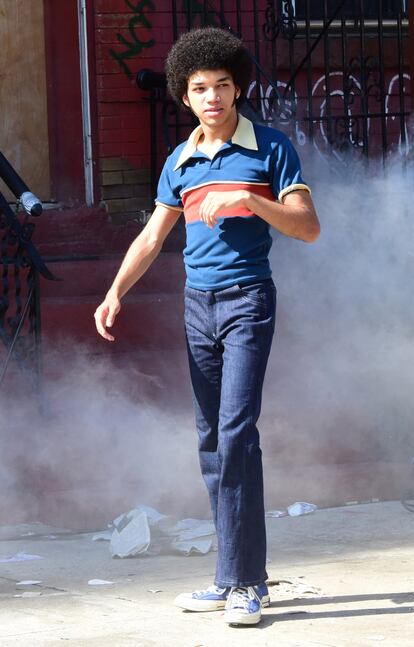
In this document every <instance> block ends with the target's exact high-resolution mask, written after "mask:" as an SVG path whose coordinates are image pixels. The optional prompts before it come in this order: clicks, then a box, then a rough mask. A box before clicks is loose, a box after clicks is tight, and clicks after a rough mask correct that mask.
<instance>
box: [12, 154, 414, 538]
mask: <svg viewBox="0 0 414 647" xmlns="http://www.w3.org/2000/svg"><path fill="white" fill-rule="evenodd" d="M304 167H305V169H304V175H305V177H306V179H308V181H309V183H310V184H311V186H312V189H313V198H314V202H315V205H316V207H317V211H318V213H319V216H320V220H321V226H322V233H321V236H320V239H319V240H318V241H317V242H316V243H315V244H314V245H307V244H305V243H301V242H300V241H295V240H291V239H288V238H286V237H283V236H276V238H277V240H276V241H275V244H274V247H273V251H272V259H271V260H272V266H273V271H274V278H275V283H276V285H277V288H278V321H277V329H276V336H275V340H274V347H273V350H272V354H271V357H270V362H269V368H268V374H267V378H266V382H265V392H264V400H263V413H262V417H261V420H260V425H259V426H260V429H261V432H262V445H263V449H264V461H265V468H266V469H265V478H266V479H267V482H268V483H270V484H271V487H270V488H269V487H268V488H267V496H268V501H269V504H270V505H275V504H277V502H278V497H279V493H278V491H277V489H274V484H273V471H274V470H279V471H280V473H282V472H283V469H285V470H287V471H286V472H285V473H284V479H285V480H284V483H283V493H284V494H283V496H289V491H290V490H289V487H290V486H289V483H288V481H287V477H286V474H287V473H288V472H289V470H290V471H291V474H292V481H291V483H292V487H293V480H295V486H296V485H297V483H298V481H299V484H300V481H301V473H302V472H301V466H319V468H320V466H322V465H328V464H335V463H338V462H347V461H350V462H355V461H362V462H364V461H369V460H374V461H375V460H385V461H387V460H388V461H407V462H408V461H409V459H410V457H411V456H412V455H414V440H413V433H412V424H413V421H414V398H413V395H412V394H413V393H414V371H413V365H414V343H413V341H414V308H413V298H412V283H413V279H412V277H413V273H414V254H413V243H412V241H413V240H414V209H413V206H412V186H413V178H414V175H413V169H412V167H410V166H407V167H406V168H405V169H403V168H402V167H401V165H399V164H397V163H394V164H389V165H388V166H387V170H386V171H384V172H383V171H382V170H378V169H376V170H375V173H373V168H372V166H371V167H369V168H368V169H364V168H363V167H361V166H360V165H359V166H351V167H350V168H348V170H347V169H346V168H345V167H344V168H342V169H341V171H340V173H339V174H338V173H330V174H328V172H327V171H326V167H325V166H324V165H322V163H320V162H318V161H317V160H316V161H315V160H314V161H313V162H312V164H310V163H309V160H308V161H307V162H306V160H305V164H304ZM311 171H312V172H311ZM124 316H127V312H125V313H124ZM162 355H163V353H162V351H161V352H160V356H162ZM184 355H185V352H184V349H183V351H182V353H181V354H180V353H179V354H178V355H177V357H178V356H179V360H177V357H175V358H172V356H170V357H169V356H168V354H167V353H165V358H164V359H163V360H161V361H160V362H159V363H158V364H157V366H158V368H157V369H156V372H155V373H154V372H152V373H153V374H152V376H151V375H147V374H144V373H143V372H142V371H141V370H140V369H139V368H137V366H138V367H139V364H135V363H134V361H133V359H131V361H130V362H129V363H126V362H124V364H123V365H122V366H116V365H115V364H114V363H113V361H112V360H109V359H108V360H106V359H104V358H102V357H97V356H96V355H93V354H92V353H91V352H90V351H88V349H82V348H75V347H74V346H73V344H71V341H70V340H65V342H64V344H63V351H62V347H61V348H60V350H59V352H58V354H57V355H55V354H54V353H52V354H48V355H47V356H46V358H45V363H46V373H45V374H46V377H47V380H46V384H45V388H44V393H45V398H46V400H45V411H46V413H45V415H42V414H40V413H39V412H38V408H37V403H36V401H35V400H30V399H27V397H26V396H24V395H23V394H22V392H20V393H19V394H18V395H17V396H16V397H13V396H12V395H11V394H10V393H8V394H7V395H6V394H5V393H4V392H3V394H0V400H1V406H2V422H1V427H2V429H1V431H2V434H1V441H0V442H1V447H0V450H1V453H0V474H1V477H0V478H1V484H2V493H3V498H4V499H6V500H7V506H5V505H3V506H2V507H3V510H4V511H5V513H4V514H5V515H6V516H7V515H8V518H7V519H6V518H5V517H4V515H3V518H2V522H10V521H11V520H12V518H13V519H14V520H19V518H20V519H21V520H27V519H30V520H36V519H39V518H40V519H41V520H44V519H45V515H46V516H47V515H49V518H48V519H46V520H48V521H58V522H59V523H60V524H61V525H69V526H70V525H72V521H73V520H72V519H70V518H68V519H67V520H66V521H67V523H65V519H60V518H59V501H60V502H61V508H62V509H65V510H68V509H69V510H70V509H71V506H72V509H73V519H75V522H74V523H75V524H78V525H81V526H82V527H88V526H89V527H91V526H96V525H98V524H99V523H102V522H103V521H104V520H105V521H106V520H107V521H110V520H111V519H112V518H113V517H114V516H116V515H117V514H119V513H120V512H123V511H125V510H127V509H129V508H131V507H134V506H136V505H138V504H139V503H144V504H149V505H153V506H155V507H158V508H159V509H160V510H161V511H162V512H175V513H177V514H182V515H189V514H192V515H198V516H201V517H203V516H206V515H207V514H208V501H207V495H206V493H205V491H204V486H203V484H202V480H201V477H200V474H199V468H198V458H197V439H196V433H195V428H194V421H193V411H192V406H191V397H190V385H189V377H188V373H187V371H186V369H185V368H184V363H185V358H184ZM62 356H64V360H62V359H61V357H62ZM62 361H64V362H65V364H64V367H63V365H62ZM59 363H60V365H59ZM160 366H161V370H159V367H160ZM56 367H57V370H56ZM172 385H173V387H172ZM292 467H295V470H293V471H292V469H291V468H292ZM319 468H316V467H315V471H316V473H314V476H313V477H314V478H315V479H317V478H318V472H317V469H319ZM302 486H303V492H304V493H306V491H307V482H306V478H305V476H303V482H302ZM323 487H324V485H323V484H322V485H321V492H322V490H323ZM291 491H293V490H291ZM39 502H40V503H39ZM13 515H14V516H13ZM42 517H43V519H42Z"/></svg>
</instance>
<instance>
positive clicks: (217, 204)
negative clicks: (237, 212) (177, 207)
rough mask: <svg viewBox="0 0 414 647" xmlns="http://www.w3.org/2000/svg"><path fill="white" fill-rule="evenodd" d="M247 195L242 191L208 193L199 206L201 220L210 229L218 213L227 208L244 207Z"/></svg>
mask: <svg viewBox="0 0 414 647" xmlns="http://www.w3.org/2000/svg"><path fill="white" fill-rule="evenodd" d="M248 195H249V194H248V192H247V191H244V190H242V189H241V190H239V191H210V193H208V194H207V195H206V197H205V198H204V200H203V202H202V203H201V205H200V218H201V220H202V221H203V222H205V223H206V225H207V227H210V229H211V228H212V227H214V225H215V224H217V217H218V216H219V214H220V211H222V210H223V209H228V208H229V207H242V206H245V204H246V200H247V199H248Z"/></svg>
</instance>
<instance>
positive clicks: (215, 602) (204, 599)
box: [174, 584, 270, 611]
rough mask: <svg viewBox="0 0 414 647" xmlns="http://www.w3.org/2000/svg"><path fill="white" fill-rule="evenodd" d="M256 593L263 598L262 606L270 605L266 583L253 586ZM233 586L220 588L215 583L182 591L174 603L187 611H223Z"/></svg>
mask: <svg viewBox="0 0 414 647" xmlns="http://www.w3.org/2000/svg"><path fill="white" fill-rule="evenodd" d="M253 588H254V590H255V592H256V595H257V596H258V598H259V599H260V600H261V603H262V606H264V607H268V606H269V604H270V597H269V591H268V588H267V586H266V584H258V585H257V586H255V587H253ZM231 590H232V589H231V587H230V586H228V587H227V588H220V587H218V586H216V585H215V584H213V585H212V586H209V587H208V588H207V589H204V590H202V591H194V592H193V593H181V594H180V595H178V596H177V597H176V598H175V600H174V604H175V605H176V606H177V607H180V608H181V609H185V610H186V611H222V610H223V609H225V607H226V602H227V599H228V597H229V594H230V591H231Z"/></svg>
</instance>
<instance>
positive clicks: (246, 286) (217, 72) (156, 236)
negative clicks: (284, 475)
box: [95, 28, 319, 624]
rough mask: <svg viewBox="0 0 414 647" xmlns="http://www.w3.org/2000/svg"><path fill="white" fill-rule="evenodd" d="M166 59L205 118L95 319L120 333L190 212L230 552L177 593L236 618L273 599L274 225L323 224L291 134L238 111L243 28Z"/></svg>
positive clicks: (213, 447) (211, 429) (201, 381)
mask: <svg viewBox="0 0 414 647" xmlns="http://www.w3.org/2000/svg"><path fill="white" fill-rule="evenodd" d="M166 70H167V79H168V85H169V89H170V92H171V94H172V96H173V97H174V98H175V100H176V101H178V102H179V103H180V104H182V105H184V106H185V107H186V108H188V109H189V110H191V111H192V112H193V113H194V114H195V115H196V116H197V117H198V119H199V122H200V125H199V126H198V128H196V129H195V130H194V131H193V132H192V133H191V135H190V137H189V139H188V140H187V141H186V142H184V143H183V144H181V145H180V146H178V147H177V148H176V149H175V151H174V152H173V153H172V155H171V156H170V157H169V158H168V159H167V161H166V163H165V166H164V169H163V171H162V174H161V177H160V180H159V186H158V195H157V200H156V208H155V210H154V213H153V215H152V217H151V219H150V221H149V222H148V224H147V225H146V227H145V229H144V230H143V231H142V232H141V234H140V235H139V236H138V237H137V238H136V240H135V241H134V242H133V243H132V245H131V247H130V248H129V250H128V252H127V254H126V256H125V259H124V261H123V263H122V265H121V268H120V270H119V272H118V274H117V276H116V278H115V280H114V282H113V284H112V286H111V288H110V290H109V292H108V294H107V295H106V298H105V300H104V302H103V303H102V304H101V305H100V306H99V308H98V309H97V311H96V313H95V320H96V327H97V329H98V332H99V333H100V334H101V335H102V336H103V337H104V338H105V339H107V340H109V341H113V339H114V338H113V336H112V335H111V334H110V333H109V332H108V330H107V329H108V328H111V327H112V325H113V323H114V320H115V317H116V315H117V314H118V312H119V310H120V307H121V306H120V300H121V298H122V297H123V296H124V295H125V293H126V292H127V291H128V290H129V288H130V287H131V286H132V285H133V284H134V283H135V282H136V281H137V280H138V279H139V278H140V277H141V276H142V274H143V273H144V272H145V271H146V269H147V268H148V267H149V265H150V264H151V263H152V261H153V260H154V259H155V258H156V256H157V255H158V253H159V252H160V250H161V246H162V244H163V241H164V239H165V238H166V236H167V234H168V233H169V232H170V230H171V229H172V227H173V226H174V224H175V223H176V221H177V220H178V218H179V216H180V214H181V212H182V211H184V216H185V221H186V233H187V244H186V248H185V250H184V263H185V268H186V274H187V281H186V287H185V328H186V336H187V348H188V358H189V366H190V375H191V382H192V387H193V394H194V406H195V412H196V423H197V430H198V436H199V458H200V465H201V471H202V475H203V478H204V480H205V483H206V486H207V489H208V493H209V497H210V503H211V509H212V514H213V519H214V523H215V526H216V530H217V539H218V556H217V569H216V577H215V581H214V584H213V585H211V586H209V587H208V588H207V589H205V590H201V591H196V592H194V593H188V594H181V595H179V596H178V597H177V598H176V600H175V604H177V605H178V606H180V607H182V608H184V609H188V610H192V611H209V610H217V609H224V608H225V613H224V619H225V621H226V622H227V623H229V624H256V623H257V622H259V620H260V617H261V608H262V606H264V605H268V604H269V594H268V590H267V586H266V584H265V581H266V579H267V574H266V568H265V564H266V534H265V518H264V504H263V476H262V460H261V450H260V445H259V433H258V430H257V427H256V422H257V419H258V417H259V413H260V407H261V394H262V385H263V380H264V375H265V370H266V364H267V359H268V356H269V352H270V348H271V343H272V337H273V332H274V323H275V308H276V290H275V287H274V284H273V281H272V279H271V270H270V266H269V261H268V254H269V250H270V247H271V243H272V239H271V236H270V233H269V228H270V227H269V226H271V227H274V228H275V229H277V230H278V231H279V232H282V233H283V234H285V235H287V236H291V237H293V238H298V239H300V240H304V241H307V242H312V241H314V240H315V239H316V238H317V237H318V235H319V222H318V218H317V216H316V213H315V210H314V207H313V204H312V200H311V197H310V191H309V189H308V187H307V186H306V184H305V183H304V181H303V180H302V177H301V171H300V164H299V160H298V157H297V154H296V152H295V150H294V149H293V147H292V145H291V144H290V142H289V140H288V139H287V137H286V136H285V135H283V134H282V133H281V132H279V131H277V130H274V129H272V128H267V127H265V126H258V125H255V124H253V123H251V122H250V121H248V120H247V119H246V118H244V117H243V116H242V115H239V114H238V113H237V105H238V104H240V103H241V102H242V100H243V98H244V96H245V93H246V91H247V88H248V83H249V78H250V72H251V63H250V58H249V56H248V53H247V51H246V49H245V47H244V46H243V44H242V42H241V41H240V40H239V39H238V38H236V37H234V36H233V35H231V34H230V33H228V32H226V31H224V30H221V29H216V28H206V29H197V30H193V31H190V32H188V33H186V34H184V35H183V36H182V37H181V38H180V39H179V40H178V41H177V42H176V44H175V45H174V46H173V48H172V50H171V52H170V54H169V56H168V59H167V65H166Z"/></svg>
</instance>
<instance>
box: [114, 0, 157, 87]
mask: <svg viewBox="0 0 414 647" xmlns="http://www.w3.org/2000/svg"><path fill="white" fill-rule="evenodd" d="M125 4H126V5H127V7H129V9H131V10H132V11H133V13H134V15H133V16H132V17H131V19H130V20H129V22H128V31H129V35H130V40H128V38H125V36H123V35H122V34H117V36H116V37H117V40H118V41H119V42H120V43H121V45H123V46H124V47H125V49H124V50H122V51H116V50H114V49H110V50H109V53H110V55H111V56H112V58H114V59H115V60H116V62H117V63H118V64H119V65H120V66H121V68H122V70H123V71H124V72H125V74H126V75H127V76H128V77H130V78H131V77H132V76H133V73H132V71H131V70H130V68H129V66H128V63H127V61H129V60H130V59H132V58H135V57H136V56H138V55H139V54H140V53H141V52H142V50H143V49H146V48H149V47H153V46H154V45H155V39H154V38H151V37H150V38H147V40H145V37H143V36H142V29H144V30H147V31H149V32H150V33H149V34H148V35H149V36H151V29H152V25H151V22H150V21H149V20H148V16H147V14H146V13H145V9H148V10H150V11H154V10H155V5H154V3H153V2H152V0H139V1H138V0H134V2H133V1H132V0H125Z"/></svg>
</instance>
